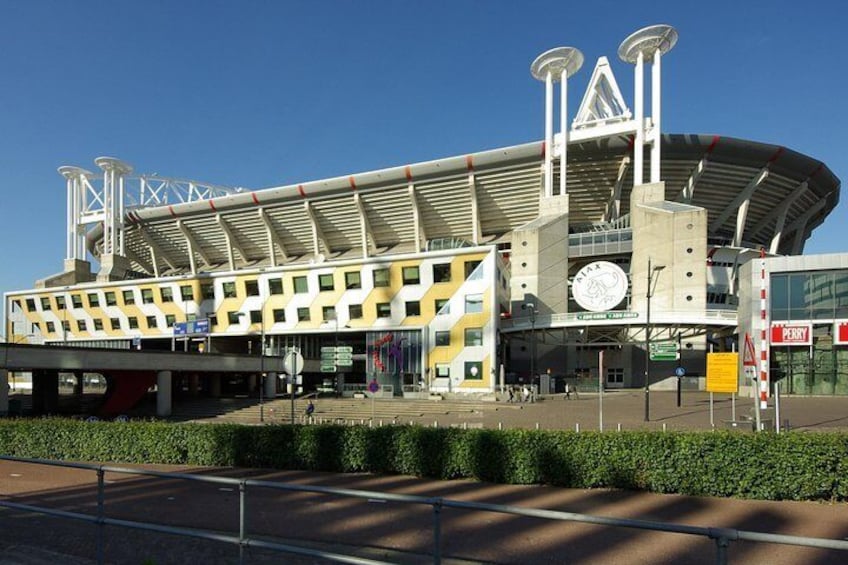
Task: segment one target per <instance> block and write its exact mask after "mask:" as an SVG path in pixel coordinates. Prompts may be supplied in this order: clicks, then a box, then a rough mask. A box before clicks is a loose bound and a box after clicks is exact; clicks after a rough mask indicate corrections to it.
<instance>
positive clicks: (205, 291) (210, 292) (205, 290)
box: [200, 284, 215, 300]
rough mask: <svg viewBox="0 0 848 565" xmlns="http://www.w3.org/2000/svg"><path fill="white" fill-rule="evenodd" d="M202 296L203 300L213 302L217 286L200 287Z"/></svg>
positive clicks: (203, 285) (206, 285)
mask: <svg viewBox="0 0 848 565" xmlns="http://www.w3.org/2000/svg"><path fill="white" fill-rule="evenodd" d="M200 296H201V297H202V298H203V300H212V299H214V298H215V285H213V284H202V285H200Z"/></svg>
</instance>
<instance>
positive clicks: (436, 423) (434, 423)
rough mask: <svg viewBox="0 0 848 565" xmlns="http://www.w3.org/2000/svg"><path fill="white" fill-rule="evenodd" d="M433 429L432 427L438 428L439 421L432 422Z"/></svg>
mask: <svg viewBox="0 0 848 565" xmlns="http://www.w3.org/2000/svg"><path fill="white" fill-rule="evenodd" d="M433 427H434V428H438V427H439V421H438V420H436V421H434V422H433Z"/></svg>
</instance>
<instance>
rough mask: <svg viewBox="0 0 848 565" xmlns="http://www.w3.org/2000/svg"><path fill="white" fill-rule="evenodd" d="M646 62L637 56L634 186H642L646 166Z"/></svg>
mask: <svg viewBox="0 0 848 565" xmlns="http://www.w3.org/2000/svg"><path fill="white" fill-rule="evenodd" d="M644 60H645V56H644V55H643V54H642V52H641V51H640V52H639V54H638V55H637V56H636V71H635V73H636V74H635V75H634V76H633V105H634V112H635V119H636V139H635V141H634V144H633V186H638V185H640V184H642V169H643V168H644V166H645V161H644V159H645V158H644V149H645V86H644V84H643V83H644Z"/></svg>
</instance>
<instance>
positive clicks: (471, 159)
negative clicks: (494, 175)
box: [465, 155, 474, 172]
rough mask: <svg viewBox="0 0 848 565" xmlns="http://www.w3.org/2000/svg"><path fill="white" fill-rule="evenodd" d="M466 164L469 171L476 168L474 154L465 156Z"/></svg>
mask: <svg viewBox="0 0 848 565" xmlns="http://www.w3.org/2000/svg"><path fill="white" fill-rule="evenodd" d="M465 166H466V167H467V168H468V172H472V171H473V170H474V157H473V156H472V155H466V156H465Z"/></svg>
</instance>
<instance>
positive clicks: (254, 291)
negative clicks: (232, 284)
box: [244, 280, 259, 296]
mask: <svg viewBox="0 0 848 565" xmlns="http://www.w3.org/2000/svg"><path fill="white" fill-rule="evenodd" d="M244 293H245V294H246V295H247V296H259V281H256V280H250V281H244Z"/></svg>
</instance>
